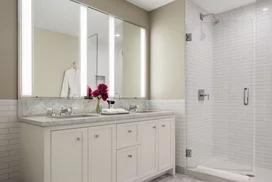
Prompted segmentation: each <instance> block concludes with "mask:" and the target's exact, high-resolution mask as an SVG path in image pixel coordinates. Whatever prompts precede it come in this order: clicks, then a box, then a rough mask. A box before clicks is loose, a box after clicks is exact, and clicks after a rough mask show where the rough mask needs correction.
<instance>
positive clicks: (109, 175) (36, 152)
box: [21, 116, 175, 182]
mask: <svg viewBox="0 0 272 182" xmlns="http://www.w3.org/2000/svg"><path fill="white" fill-rule="evenodd" d="M21 144H22V166H24V167H23V169H22V173H23V181H24V182H37V181H39V182H142V181H148V180H149V179H152V178H154V177H155V176H158V175H160V174H164V173H166V172H169V173H172V174H174V173H175V161H174V157H175V152H174V151H175V145H174V144H175V120H174V117H170V116H169V117H164V118H148V119H144V120H143V119H141V120H137V119H135V121H134V120H127V121H126V120H124V121H113V122H112V123H110V122H104V123H99V122H95V123H89V124H88V123H87V124H80V125H77V124H76V125H66V126H50V127H41V126H34V125H31V124H27V123H23V122H22V123H21Z"/></svg>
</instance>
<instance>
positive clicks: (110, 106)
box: [107, 100, 115, 109]
mask: <svg viewBox="0 0 272 182" xmlns="http://www.w3.org/2000/svg"><path fill="white" fill-rule="evenodd" d="M107 103H108V108H109V109H114V104H115V101H113V100H107Z"/></svg>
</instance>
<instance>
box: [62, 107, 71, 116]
mask: <svg viewBox="0 0 272 182" xmlns="http://www.w3.org/2000/svg"><path fill="white" fill-rule="evenodd" d="M72 112H73V109H72V108H71V107H69V108H64V107H61V108H60V115H61V116H62V115H72Z"/></svg>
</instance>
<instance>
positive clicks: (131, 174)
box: [117, 146, 140, 182]
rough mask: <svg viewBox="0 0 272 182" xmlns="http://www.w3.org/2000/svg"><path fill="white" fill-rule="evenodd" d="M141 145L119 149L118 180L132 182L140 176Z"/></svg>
mask: <svg viewBox="0 0 272 182" xmlns="http://www.w3.org/2000/svg"><path fill="white" fill-rule="evenodd" d="M139 152H140V148H139V146H136V147H131V148H126V149H122V150H118V151H117V182H132V181H135V180H136V179H137V178H138V176H139V175H138V163H139V155H140V154H139Z"/></svg>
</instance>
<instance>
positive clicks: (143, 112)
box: [132, 111, 157, 113]
mask: <svg viewBox="0 0 272 182" xmlns="http://www.w3.org/2000/svg"><path fill="white" fill-rule="evenodd" d="M152 112H157V111H133V112H132V113H152Z"/></svg>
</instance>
